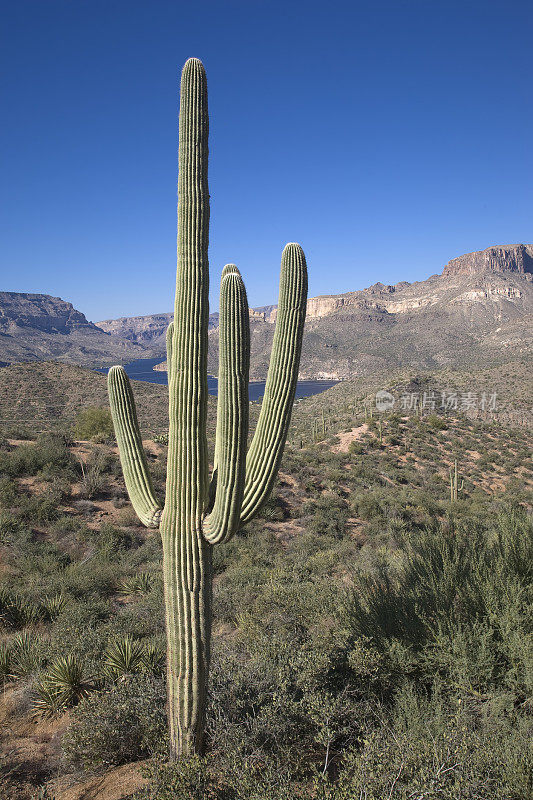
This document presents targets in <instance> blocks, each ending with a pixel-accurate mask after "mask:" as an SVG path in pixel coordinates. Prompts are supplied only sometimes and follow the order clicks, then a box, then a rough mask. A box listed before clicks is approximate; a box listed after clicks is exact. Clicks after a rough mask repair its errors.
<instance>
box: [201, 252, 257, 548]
mask: <svg viewBox="0 0 533 800" xmlns="http://www.w3.org/2000/svg"><path fill="white" fill-rule="evenodd" d="M249 364H250V317H249V313H248V301H247V299H246V290H245V288H244V283H243V280H242V278H241V276H240V274H239V271H238V269H237V267H235V266H234V265H233V264H227V265H226V266H225V267H224V270H223V272H222V282H221V286H220V343H219V371H218V405H217V433H216V451H215V464H216V475H214V478H213V482H214V483H216V491H215V500H214V506H213V510H212V511H211V513H210V514H209V515H208V516H207V517H206V519H205V521H204V526H203V533H204V536H205V538H206V539H207V541H208V542H209V543H210V544H217V543H219V542H227V541H228V540H229V539H230V538H231V537H232V536H233V535H234V534H235V533H236V532H237V530H238V528H239V522H240V514H241V504H242V497H243V491H244V481H245V473H246V448H247V444H248V442H247V440H248V377H249Z"/></svg>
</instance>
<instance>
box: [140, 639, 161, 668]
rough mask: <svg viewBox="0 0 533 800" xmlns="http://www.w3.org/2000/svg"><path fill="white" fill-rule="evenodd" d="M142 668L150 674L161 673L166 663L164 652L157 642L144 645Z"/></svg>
mask: <svg viewBox="0 0 533 800" xmlns="http://www.w3.org/2000/svg"><path fill="white" fill-rule="evenodd" d="M143 650H144V652H143V657H142V669H143V671H144V672H149V673H151V674H152V675H163V673H164V671H165V665H166V653H165V651H164V650H163V649H161V647H158V645H157V644H154V643H153V642H150V643H148V644H145V645H144V648H143Z"/></svg>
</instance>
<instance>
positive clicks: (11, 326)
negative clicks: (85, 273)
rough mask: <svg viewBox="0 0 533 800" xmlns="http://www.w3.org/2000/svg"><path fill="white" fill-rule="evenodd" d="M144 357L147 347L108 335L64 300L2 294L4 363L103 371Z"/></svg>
mask: <svg viewBox="0 0 533 800" xmlns="http://www.w3.org/2000/svg"><path fill="white" fill-rule="evenodd" d="M145 355H146V352H145V350H144V348H142V347H139V346H138V345H136V344H134V343H133V342H131V341H128V340H127V339H121V338H118V337H117V338H115V337H111V336H109V334H107V333H105V332H104V331H103V330H101V329H100V328H99V327H97V326H96V325H94V323H92V322H89V321H88V320H87V318H86V317H85V315H84V314H82V313H81V311H78V310H77V309H75V308H74V306H73V305H72V303H67V302H66V301H65V300H61V298H60V297H51V296H50V295H47V294H27V293H24V292H0V364H4V365H5V364H13V363H18V362H24V361H44V360H48V359H54V360H56V361H63V362H66V363H71V364H79V365H82V366H93V365H95V364H101V365H102V366H104V365H107V364H111V363H113V362H116V361H131V360H133V359H135V358H142V357H143V356H145Z"/></svg>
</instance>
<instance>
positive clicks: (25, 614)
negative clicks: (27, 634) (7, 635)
mask: <svg viewBox="0 0 533 800" xmlns="http://www.w3.org/2000/svg"><path fill="white" fill-rule="evenodd" d="M39 616H40V609H39V608H38V606H36V605H35V603H32V602H31V601H30V600H26V599H25V598H23V597H19V595H17V594H15V593H14V592H10V591H9V590H7V589H0V627H4V628H8V629H15V630H16V629H17V628H23V627H24V626H25V625H29V624H30V623H32V622H35V620H36V619H38V618H39Z"/></svg>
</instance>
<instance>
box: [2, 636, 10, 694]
mask: <svg viewBox="0 0 533 800" xmlns="http://www.w3.org/2000/svg"><path fill="white" fill-rule="evenodd" d="M11 677H12V676H11V650H10V648H9V645H8V644H6V642H2V644H0V683H2V684H4V683H6V682H7V681H9V680H10V678H11Z"/></svg>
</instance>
